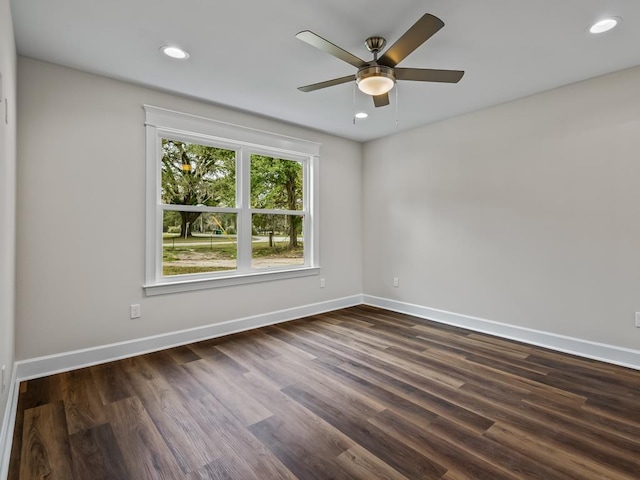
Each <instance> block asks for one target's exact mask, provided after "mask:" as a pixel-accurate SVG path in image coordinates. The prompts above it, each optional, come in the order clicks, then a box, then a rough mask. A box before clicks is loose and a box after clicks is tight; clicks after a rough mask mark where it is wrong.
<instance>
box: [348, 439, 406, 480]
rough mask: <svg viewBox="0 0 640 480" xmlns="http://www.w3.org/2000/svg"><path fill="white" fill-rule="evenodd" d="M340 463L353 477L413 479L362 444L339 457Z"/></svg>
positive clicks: (384, 479)
mask: <svg viewBox="0 0 640 480" xmlns="http://www.w3.org/2000/svg"><path fill="white" fill-rule="evenodd" d="M337 462H338V464H339V465H340V466H341V467H342V469H343V470H344V471H345V472H347V473H348V474H349V475H351V476H352V477H353V478H362V479H367V478H375V479H378V480H411V479H409V478H407V477H405V476H404V475H402V474H401V473H400V472H398V471H397V470H396V469H395V468H393V467H391V466H390V465H387V464H386V463H384V462H383V461H382V460H380V459H379V458H378V457H376V456H375V455H373V454H372V453H371V452H369V451H368V450H366V449H364V448H362V447H361V446H360V445H355V446H353V447H352V448H350V449H349V450H346V451H345V452H342V453H341V454H340V455H338V457H337Z"/></svg>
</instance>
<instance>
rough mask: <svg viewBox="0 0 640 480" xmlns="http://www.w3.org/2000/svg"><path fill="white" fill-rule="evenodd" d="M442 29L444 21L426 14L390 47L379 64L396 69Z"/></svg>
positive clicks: (379, 60)
mask: <svg viewBox="0 0 640 480" xmlns="http://www.w3.org/2000/svg"><path fill="white" fill-rule="evenodd" d="M442 27H444V22H443V21H442V20H440V19H439V18H438V17H435V16H433V15H431V14H429V13H425V14H424V15H423V16H422V17H421V18H420V20H418V21H417V22H416V23H414V24H413V26H412V27H411V28H410V29H409V30H407V31H406V32H405V34H404V35H402V36H401V37H400V38H399V39H398V40H397V41H396V43H394V44H393V45H391V47H389V49H388V50H387V51H386V52H385V53H384V55H382V57H381V58H380V59H378V63H381V64H383V65H386V66H388V67H391V68H393V67H395V66H396V65H397V64H399V63H400V62H401V61H402V60H404V59H405V58H406V57H408V56H409V54H410V53H411V52H413V51H414V50H415V49H416V48H418V47H419V46H420V45H422V44H423V43H424V42H426V41H427V40H429V38H431V37H432V36H433V35H434V34H435V33H436V32H437V31H438V30H440V29H441V28H442Z"/></svg>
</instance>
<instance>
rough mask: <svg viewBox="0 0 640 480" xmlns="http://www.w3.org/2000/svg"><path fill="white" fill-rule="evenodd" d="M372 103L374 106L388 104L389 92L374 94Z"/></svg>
mask: <svg viewBox="0 0 640 480" xmlns="http://www.w3.org/2000/svg"><path fill="white" fill-rule="evenodd" d="M373 104H374V105H375V106H376V107H384V106H385V105H389V94H388V93H383V94H382V95H374V96H373Z"/></svg>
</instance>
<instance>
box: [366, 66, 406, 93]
mask: <svg viewBox="0 0 640 480" xmlns="http://www.w3.org/2000/svg"><path fill="white" fill-rule="evenodd" d="M356 83H357V84H358V88H359V89H360V91H361V92H363V93H366V94H367V95H372V96H376V95H384V94H385V93H387V92H388V91H389V90H391V89H392V88H393V86H394V85H395V84H396V76H395V74H394V72H393V68H390V67H387V66H385V65H369V66H367V67H363V68H361V69H360V70H358V73H357V74H356Z"/></svg>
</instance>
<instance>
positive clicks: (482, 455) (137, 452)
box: [9, 307, 640, 480]
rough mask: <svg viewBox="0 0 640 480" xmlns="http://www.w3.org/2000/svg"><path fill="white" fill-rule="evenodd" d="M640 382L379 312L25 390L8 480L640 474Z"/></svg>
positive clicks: (108, 367) (627, 374) (196, 347)
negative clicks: (44, 479)
mask: <svg viewBox="0 0 640 480" xmlns="http://www.w3.org/2000/svg"><path fill="white" fill-rule="evenodd" d="M639 462H640V372H639V371H634V370H629V369H625V368H621V367H615V366H611V365H607V364H603V363H598V362H595V361H590V360H584V359H579V358H576V357H572V356H568V355H563V354H559V353H554V352H550V351H547V350H544V349H540V348H535V347H531V346H526V345H523V344H519V343H515V342H511V341H506V340H501V339H497V338H494V337H491V336H487V335H482V334H478V333H472V332H469V331H466V330H461V329H458V328H453V327H447V326H443V325H439V324H436V323H431V322H428V321H425V320H421V319H417V318H413V317H409V316H406V315H401V314H396V313H391V312H388V311H385V310H379V309H375V308H370V307H354V308H349V309H345V310H341V311H338V312H333V313H329V314H324V315H318V316H315V317H311V318H308V319H303V320H299V321H295V322H290V323H287V324H283V325H279V326H273V327H268V328H262V329H260V330H256V331H252V332H248V333H244V334H239V335H233V336H230V337H225V338H222V339H216V340H210V341H205V342H200V343H195V344H192V345H188V346H184V347H179V348H174V349H171V350H166V351H163V352H158V353H152V354H148V355H142V356H139V357H135V358H130V359H126V360H121V361H117V362H112V363H108V364H104V365H99V366H95V367H91V368H85V369H81V370H76V371H73V372H68V373H63V374H60V375H53V376H50V377H46V378H42V379H38V380H31V381H29V382H26V383H22V384H21V386H20V396H19V403H18V416H17V421H16V428H15V435H14V441H13V450H12V454H11V464H10V473H9V479H10V480H15V479H22V480H27V479H36V478H37V479H43V478H46V479H49V480H53V479H65V480H69V479H83V480H84V479H91V480H99V479H110V480H111V479H135V480H146V479H193V480H195V479H239V480H250V479H260V480H270V479H301V480H313V479H352V478H355V479H366V480H371V479H446V480H461V479H474V480H476V479H491V480H499V479H522V478H536V479H544V480H554V479H638V478H640V467H639Z"/></svg>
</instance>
